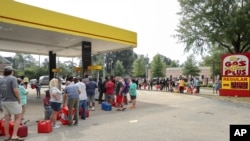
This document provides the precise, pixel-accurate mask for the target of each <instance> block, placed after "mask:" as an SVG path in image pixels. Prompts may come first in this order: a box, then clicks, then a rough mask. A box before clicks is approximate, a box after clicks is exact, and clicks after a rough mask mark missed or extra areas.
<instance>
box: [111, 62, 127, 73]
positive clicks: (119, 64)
mask: <svg viewBox="0 0 250 141" xmlns="http://www.w3.org/2000/svg"><path fill="white" fill-rule="evenodd" d="M124 71H125V70H124V66H123V64H122V62H121V61H120V60H117V61H116V62H115V68H114V75H115V76H124Z"/></svg>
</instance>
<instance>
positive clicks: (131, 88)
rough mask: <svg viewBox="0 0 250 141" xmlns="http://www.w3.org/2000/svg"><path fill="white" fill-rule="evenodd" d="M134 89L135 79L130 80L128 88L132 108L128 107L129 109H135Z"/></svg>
mask: <svg viewBox="0 0 250 141" xmlns="http://www.w3.org/2000/svg"><path fill="white" fill-rule="evenodd" d="M136 88H137V85H136V83H135V79H132V84H131V85H130V87H129V94H130V97H131V102H132V106H130V107H129V108H135V105H136V95H137V92H136Z"/></svg>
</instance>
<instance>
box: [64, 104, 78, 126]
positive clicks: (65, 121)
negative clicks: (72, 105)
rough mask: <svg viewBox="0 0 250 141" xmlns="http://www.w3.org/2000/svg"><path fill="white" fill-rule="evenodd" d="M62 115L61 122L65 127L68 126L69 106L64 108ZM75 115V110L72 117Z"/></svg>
mask: <svg viewBox="0 0 250 141" xmlns="http://www.w3.org/2000/svg"><path fill="white" fill-rule="evenodd" d="M61 111H62V113H61V118H60V121H61V123H62V124H63V125H67V124H68V120H69V119H68V116H69V108H68V107H67V106H64V107H63V108H62V110H61ZM74 114H75V109H73V112H72V115H74Z"/></svg>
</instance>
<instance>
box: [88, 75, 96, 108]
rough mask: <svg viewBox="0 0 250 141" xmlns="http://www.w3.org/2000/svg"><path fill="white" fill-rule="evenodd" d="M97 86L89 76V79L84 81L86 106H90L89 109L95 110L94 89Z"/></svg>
mask: <svg viewBox="0 0 250 141" xmlns="http://www.w3.org/2000/svg"><path fill="white" fill-rule="evenodd" d="M96 88H97V83H96V82H95V81H93V80H92V78H91V77H89V81H88V82H87V83H86V92H87V96H88V107H91V110H92V111H94V110H95V90H96Z"/></svg>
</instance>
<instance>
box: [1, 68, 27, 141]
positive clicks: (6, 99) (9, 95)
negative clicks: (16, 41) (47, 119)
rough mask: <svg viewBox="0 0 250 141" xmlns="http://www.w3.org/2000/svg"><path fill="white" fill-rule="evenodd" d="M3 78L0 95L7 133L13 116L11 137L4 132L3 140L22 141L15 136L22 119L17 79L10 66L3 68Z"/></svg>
mask: <svg viewBox="0 0 250 141" xmlns="http://www.w3.org/2000/svg"><path fill="white" fill-rule="evenodd" d="M3 74H4V77H3V78H2V79H1V80H0V95H1V104H2V108H3V113H4V115H5V120H4V130H5V131H9V121H10V118H11V115H14V117H15V118H14V129H13V134H12V137H11V136H10V134H9V132H6V133H5V134H6V135H5V139H4V140H10V139H11V140H24V139H23V138H20V137H18V136H17V130H18V128H19V126H20V123H21V119H22V105H21V100H20V94H19V90H18V83H17V78H16V77H15V76H13V74H14V69H13V68H12V66H6V67H5V68H4V73H3Z"/></svg>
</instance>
